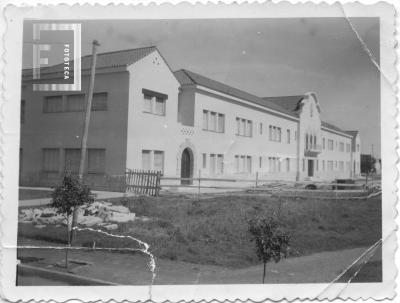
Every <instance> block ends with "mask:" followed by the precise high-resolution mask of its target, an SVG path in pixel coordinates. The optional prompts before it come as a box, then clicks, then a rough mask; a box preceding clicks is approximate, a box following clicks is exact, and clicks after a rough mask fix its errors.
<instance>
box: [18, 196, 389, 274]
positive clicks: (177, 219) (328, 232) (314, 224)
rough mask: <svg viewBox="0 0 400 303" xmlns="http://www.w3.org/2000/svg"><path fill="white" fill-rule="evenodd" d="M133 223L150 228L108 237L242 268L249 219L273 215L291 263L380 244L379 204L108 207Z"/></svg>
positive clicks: (33, 231) (126, 227)
mask: <svg viewBox="0 0 400 303" xmlns="http://www.w3.org/2000/svg"><path fill="white" fill-rule="evenodd" d="M112 201H113V202H114V203H116V204H123V205H125V206H128V207H129V208H130V209H131V211H133V212H135V213H136V215H138V216H148V217H152V218H156V219H155V220H151V221H147V222H143V221H139V220H137V221H134V222H130V223H125V224H121V225H120V226H119V229H118V230H117V231H114V232H113V233H120V234H129V235H131V236H134V237H137V238H139V239H141V240H143V241H145V242H147V243H149V244H150V246H151V251H152V252H153V253H154V255H155V256H156V257H158V258H164V259H170V260H180V261H187V262H193V263H199V264H213V265H222V266H227V267H232V268H243V267H247V266H250V265H255V264H258V263H259V262H258V260H257V258H256V255H255V250H254V243H252V242H251V241H250V236H249V233H248V225H247V219H249V218H251V217H252V216H254V215H256V214H265V215H272V214H276V216H277V217H278V218H279V221H280V223H281V225H282V227H283V228H284V229H285V230H286V231H288V232H289V234H290V235H291V243H290V244H291V253H290V254H291V256H301V255H308V254H312V253H315V252H321V251H331V250H341V249H346V248H355V247H364V246H369V245H372V244H373V243H375V242H376V241H377V240H378V239H379V238H381V198H380V197H377V198H374V199H370V200H338V201H335V200H312V199H310V200H304V199H295V198H285V199H283V198H282V199H280V198H271V197H263V196H259V195H248V196H239V195H235V194H228V195H225V196H218V197H214V198H210V199H202V200H200V201H198V200H197V199H195V198H190V197H185V196H179V195H176V196H166V197H158V198H152V197H133V198H129V199H125V200H124V199H113V200H112ZM18 232H19V237H26V238H34V239H38V240H46V241H53V242H58V243H65V239H66V230H65V227H63V226H61V227H54V226H47V227H45V228H43V229H37V228H32V226H31V225H30V224H19V230H18ZM93 240H94V241H95V242H96V247H134V246H135V244H133V242H132V241H129V240H121V239H115V238H111V237H104V236H100V235H98V234H94V233H88V232H79V233H78V235H77V242H76V243H75V244H76V245H85V246H92V245H93Z"/></svg>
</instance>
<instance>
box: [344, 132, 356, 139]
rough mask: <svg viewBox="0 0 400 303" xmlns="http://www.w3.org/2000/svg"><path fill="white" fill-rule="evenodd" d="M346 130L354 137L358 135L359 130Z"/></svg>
mask: <svg viewBox="0 0 400 303" xmlns="http://www.w3.org/2000/svg"><path fill="white" fill-rule="evenodd" d="M345 132H346V133H347V134H349V135H350V136H352V137H353V138H354V137H356V136H357V135H358V130H346V131H345Z"/></svg>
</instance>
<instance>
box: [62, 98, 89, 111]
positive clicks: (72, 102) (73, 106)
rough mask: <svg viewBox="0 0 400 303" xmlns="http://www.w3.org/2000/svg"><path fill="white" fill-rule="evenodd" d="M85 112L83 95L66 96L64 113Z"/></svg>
mask: <svg viewBox="0 0 400 303" xmlns="http://www.w3.org/2000/svg"><path fill="white" fill-rule="evenodd" d="M84 110H85V95H84V94H75V95H68V96H67V98H66V104H65V111H66V112H81V111H84Z"/></svg>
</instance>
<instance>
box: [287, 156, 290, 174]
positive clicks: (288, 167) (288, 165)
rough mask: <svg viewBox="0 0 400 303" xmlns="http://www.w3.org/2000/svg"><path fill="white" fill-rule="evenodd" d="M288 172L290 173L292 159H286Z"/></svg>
mask: <svg viewBox="0 0 400 303" xmlns="http://www.w3.org/2000/svg"><path fill="white" fill-rule="evenodd" d="M286 171H287V172H289V171H290V159H289V158H286Z"/></svg>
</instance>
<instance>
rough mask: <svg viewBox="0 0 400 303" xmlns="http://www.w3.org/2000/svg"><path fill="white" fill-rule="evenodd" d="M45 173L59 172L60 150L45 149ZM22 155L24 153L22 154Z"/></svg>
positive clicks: (43, 152) (43, 150) (43, 151)
mask: <svg viewBox="0 0 400 303" xmlns="http://www.w3.org/2000/svg"><path fill="white" fill-rule="evenodd" d="M42 154H43V166H42V167H43V171H44V172H53V173H54V172H58V171H59V165H60V150H59V149H58V148H43V149H42ZM20 155H22V153H20Z"/></svg>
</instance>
